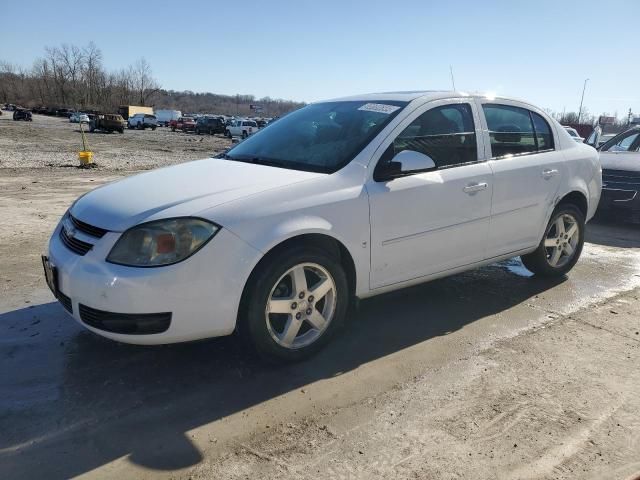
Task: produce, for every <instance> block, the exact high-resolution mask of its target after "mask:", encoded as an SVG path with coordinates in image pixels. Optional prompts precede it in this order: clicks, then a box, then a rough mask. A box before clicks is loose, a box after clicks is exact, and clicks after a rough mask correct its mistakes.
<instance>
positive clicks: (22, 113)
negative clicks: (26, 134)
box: [13, 108, 33, 122]
mask: <svg viewBox="0 0 640 480" xmlns="http://www.w3.org/2000/svg"><path fill="white" fill-rule="evenodd" d="M13 119H14V120H24V121H26V122H31V121H32V120H33V117H32V115H31V112H30V111H29V110H26V109H24V108H16V109H15V110H13Z"/></svg>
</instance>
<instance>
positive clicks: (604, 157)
mask: <svg viewBox="0 0 640 480" xmlns="http://www.w3.org/2000/svg"><path fill="white" fill-rule="evenodd" d="M600 165H602V169H603V170H628V171H630V172H640V153H626V152H622V153H614V152H600Z"/></svg>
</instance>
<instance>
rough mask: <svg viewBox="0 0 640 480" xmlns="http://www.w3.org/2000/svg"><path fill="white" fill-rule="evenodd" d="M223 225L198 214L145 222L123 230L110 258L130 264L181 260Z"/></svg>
mask: <svg viewBox="0 0 640 480" xmlns="http://www.w3.org/2000/svg"><path fill="white" fill-rule="evenodd" d="M218 230H220V227H219V226H217V225H215V224H213V223H211V222H208V221H206V220H201V219H199V218H171V219H166V220H156V221H153V222H149V223H143V224H141V225H137V226H135V227H133V228H130V229H129V230H127V231H126V232H124V233H123V234H122V236H121V237H120V238H119V239H118V241H117V242H116V244H115V245H114V246H113V248H112V249H111V252H109V255H108V256H107V262H110V263H117V264H119V265H126V266H129V267H159V266H162V265H171V264H173V263H178V262H181V261H182V260H184V259H186V258H188V257H190V256H191V255H193V254H194V253H195V252H197V251H198V250H199V249H200V248H202V247H203V246H204V244H205V243H207V242H208V241H209V240H210V239H211V238H212V237H213V236H214V235H215V234H216V233H217V232H218Z"/></svg>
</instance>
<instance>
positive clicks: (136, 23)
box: [0, 0, 640, 116]
mask: <svg viewBox="0 0 640 480" xmlns="http://www.w3.org/2000/svg"><path fill="white" fill-rule="evenodd" d="M109 5H111V6H109ZM0 18H2V19H3V22H2V23H3V25H4V26H3V28H2V30H0V59H2V60H7V61H10V62H12V63H17V64H21V65H23V66H29V65H31V63H32V61H33V60H34V59H35V58H36V57H38V56H41V55H43V53H44V47H45V46H47V45H49V46H53V45H59V44H61V43H74V44H78V45H84V44H86V43H87V42H89V41H90V40H93V41H94V42H95V43H96V44H97V45H98V47H100V48H101V49H102V52H103V55H104V63H105V66H106V67H107V68H113V69H115V68H119V67H122V66H126V65H127V64H129V63H133V62H134V61H135V60H136V59H137V58H139V57H145V58H146V59H147V60H148V61H149V62H150V63H151V65H152V67H153V71H154V75H155V77H156V78H157V79H158V80H159V81H160V83H161V84H162V86H163V87H164V88H171V89H177V90H193V91H211V92H216V93H225V94H235V93H251V94H255V95H256V96H258V97H262V96H270V97H273V98H291V99H295V100H303V101H315V100H320V99H324V98H331V97H337V96H343V95H349V94H354V93H363V92H375V91H389V90H413V89H450V88H451V79H450V74H449V65H453V70H454V74H455V82H456V87H457V88H458V89H459V90H468V91H475V90H478V91H494V92H496V93H498V94H505V95H512V96H517V97H521V98H525V99H527V100H530V101H531V102H533V103H535V104H537V105H539V106H541V107H543V108H551V109H553V110H555V111H562V110H563V109H564V108H566V110H567V111H571V110H573V111H577V109H578V106H579V103H580V94H581V93H582V85H583V82H584V79H585V78H590V80H589V83H588V85H587V90H586V94H585V106H586V107H587V108H588V109H589V111H590V112H591V113H593V114H599V113H602V112H608V113H610V114H613V113H615V112H617V113H618V115H619V116H623V115H625V114H626V112H627V110H628V109H629V108H630V107H631V108H632V109H633V110H634V112H636V113H640V82H639V81H640V62H639V61H638V58H640V47H639V45H640V30H639V29H638V26H639V21H640V0H608V1H606V2H602V1H591V0H583V1H573V0H531V1H528V2H525V1H518V0H507V1H488V0H485V1H483V0H475V1H471V0H469V1H455V0H449V1H446V2H443V1H437V2H435V1H434V2H431V1H426V0H425V1H419V0H416V1H413V0H407V1H403V0H395V1H388V0H387V1H378V0H369V1H364V0H363V1H351V2H350V1H348V0H341V1H334V0H320V1H318V0H314V1H305V0H299V1H294V0H291V1H284V0H270V1H254V0H243V1H226V2H221V1H220V2H214V1H196V0H191V1H188V2H183V1H177V0H174V1H173V2H165V1H164V0H147V1H136V2H126V3H125V2H107V3H105V2H92V1H84V2H63V1H39V2H38V1H31V0H20V1H17V0H0ZM25 29H26V30H25Z"/></svg>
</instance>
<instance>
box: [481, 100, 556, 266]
mask: <svg viewBox="0 0 640 480" xmlns="http://www.w3.org/2000/svg"><path fill="white" fill-rule="evenodd" d="M477 102H478V104H479V105H480V107H481V108H480V110H481V112H482V121H483V123H484V128H485V132H486V133H485V144H486V146H487V149H488V152H487V156H488V157H489V158H490V160H489V166H490V167H491V170H492V172H493V182H494V185H493V201H492V207H491V223H490V226H489V237H488V243H487V258H493V257H497V256H501V255H506V254H509V253H513V252H517V251H519V250H523V249H526V248H529V247H532V246H535V245H537V244H538V242H539V241H540V238H539V237H540V234H541V231H542V228H543V226H544V224H545V222H546V217H547V213H548V211H549V208H550V207H551V206H552V205H553V202H554V200H555V196H556V194H557V192H558V189H559V187H560V183H561V181H562V178H563V176H565V175H566V169H565V166H564V156H563V154H562V152H561V151H558V150H556V149H555V145H556V144H557V140H556V135H557V134H556V133H555V131H554V130H553V127H552V126H551V123H550V122H549V121H548V120H547V119H546V118H545V116H544V113H543V112H540V111H535V109H534V108H533V107H531V108H530V109H529V108H523V107H522V105H521V104H519V103H517V102H510V101H507V100H500V101H499V102H498V101H495V102H493V101H488V100H484V99H478V100H477Z"/></svg>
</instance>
